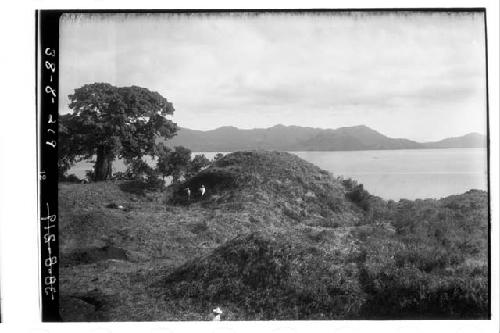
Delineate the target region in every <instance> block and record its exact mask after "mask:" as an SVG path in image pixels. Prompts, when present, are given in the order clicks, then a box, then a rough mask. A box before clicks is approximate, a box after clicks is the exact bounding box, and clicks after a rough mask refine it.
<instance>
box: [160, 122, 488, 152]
mask: <svg viewBox="0 0 500 333" xmlns="http://www.w3.org/2000/svg"><path fill="white" fill-rule="evenodd" d="M165 143H166V145H167V146H169V147H173V146H179V145H181V146H185V147H188V148H190V149H191V150H192V151H197V152H213V151H219V152H231V151H238V150H257V149H262V150H279V151H352V150H386V149H425V148H484V147H486V146H487V140H486V136H485V135H482V134H479V133H469V134H466V135H463V136H460V137H453V138H446V139H443V140H440V141H433V142H417V141H412V140H408V139H403V138H390V137H387V136H385V135H383V134H381V133H380V132H377V131H376V130H374V129H371V128H369V127H368V126H365V125H360V126H353V127H340V128H337V129H321V128H312V127H301V126H284V125H276V126H273V127H269V128H255V129H239V128H236V127H232V126H225V127H219V128H216V129H213V130H208V131H201V130H192V129H188V128H181V129H180V130H179V131H178V133H177V136H175V137H174V138H172V139H170V140H167V141H166V142H165Z"/></svg>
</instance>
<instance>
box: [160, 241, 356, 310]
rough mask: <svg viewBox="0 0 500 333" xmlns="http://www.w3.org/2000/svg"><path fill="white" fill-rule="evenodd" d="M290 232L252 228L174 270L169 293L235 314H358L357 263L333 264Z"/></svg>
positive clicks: (168, 295)
mask: <svg viewBox="0 0 500 333" xmlns="http://www.w3.org/2000/svg"><path fill="white" fill-rule="evenodd" d="M287 236H288V235H284V234H276V235H269V234H268V235H264V234H262V233H252V234H250V235H248V236H242V237H238V238H236V239H234V240H231V241H230V242H227V243H226V244H224V245H222V246H221V247H219V248H217V249H216V250H215V251H214V252H213V253H212V254H210V255H209V256H207V257H205V258H203V259H201V260H196V261H193V262H190V263H188V264H186V265H184V266H182V267H180V268H179V269H178V270H176V271H175V272H174V273H172V274H170V275H169V276H168V277H167V278H166V279H165V280H164V281H163V282H162V286H163V287H164V290H166V298H167V299H172V298H174V299H175V298H177V299H179V298H180V303H184V304H186V303H193V302H190V300H189V299H190V298H191V299H192V298H194V299H196V303H198V306H199V307H200V308H201V309H203V308H206V307H209V306H210V305H211V304H223V305H224V307H225V308H226V309H228V311H230V313H229V315H230V316H231V317H232V319H237V320H255V319H266V320H270V319H321V318H330V319H335V318H350V317H355V316H356V313H357V311H358V310H359V307H360V305H361V301H362V297H361V296H360V295H359V292H358V293H356V292H355V291H356V290H358V291H359V288H358V287H357V281H356V279H355V275H356V273H355V271H356V267H355V266H352V265H351V266H350V268H349V265H346V266H345V267H343V268H340V267H333V266H332V265H331V262H329V259H331V258H330V257H329V256H327V254H326V253H325V251H323V250H322V249H321V248H319V247H314V246H310V245H308V244H306V243H300V242H290V239H289V237H287Z"/></svg>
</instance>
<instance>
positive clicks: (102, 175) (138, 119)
mask: <svg viewBox="0 0 500 333" xmlns="http://www.w3.org/2000/svg"><path fill="white" fill-rule="evenodd" d="M69 99H70V104H69V108H70V109H71V110H72V113H70V114H68V115H65V116H62V117H61V118H60V122H61V126H60V129H61V131H60V135H61V136H60V141H62V142H61V147H60V150H59V152H60V155H61V156H60V157H61V160H62V161H64V162H67V163H72V162H73V161H74V159H75V156H79V157H83V158H89V157H91V156H96V161H95V165H94V178H95V180H105V179H109V178H110V177H111V166H112V163H113V160H114V159H115V158H116V157H120V158H125V159H126V160H132V159H138V158H141V157H142V156H143V155H152V156H154V154H155V151H156V147H155V145H156V139H157V138H158V137H163V138H167V139H169V138H172V137H173V136H174V135H175V134H176V132H177V125H176V124H175V123H173V122H172V121H171V120H168V119H167V118H166V117H165V116H167V115H171V114H173V112H174V107H173V106H172V103H170V102H168V101H167V99H166V98H164V97H163V96H161V95H160V94H159V93H157V92H154V91H150V90H148V89H146V88H141V87H137V86H131V87H121V88H119V87H114V86H112V85H111V84H108V83H93V84H86V85H84V86H82V87H81V88H78V89H75V92H74V94H72V95H69ZM65 154H66V155H65Z"/></svg>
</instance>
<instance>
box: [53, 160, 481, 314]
mask: <svg viewBox="0 0 500 333" xmlns="http://www.w3.org/2000/svg"><path fill="white" fill-rule="evenodd" d="M200 184H204V185H205V186H206V187H207V193H206V195H205V196H204V198H203V199H199V198H196V197H193V198H191V200H190V201H189V202H182V201H181V200H182V199H183V197H182V196H185V194H184V193H182V189H184V188H185V187H187V186H188V187H193V189H194V188H196V187H197V186H199V185H200ZM130 186H131V185H130V183H129V182H102V183H93V184H85V185H84V184H62V185H61V186H60V192H59V196H60V197H59V202H60V207H59V213H60V235H61V243H60V245H61V281H62V282H61V294H62V296H64V297H66V299H70V300H72V299H75V298H77V299H78V302H80V303H78V304H73V303H74V302H73V303H71V304H69V305H68V307H71V306H74V307H85V308H86V309H87V308H88V309H90V310H92V309H94V310H92V311H94V312H95V313H94V312H92V311H90V310H89V311H90V312H92V313H89V314H88V316H87V317H88V319H89V320H92V318H94V319H95V320H98V319H96V318H107V319H109V320H201V319H204V318H205V316H206V314H207V313H208V312H209V311H210V310H211V309H212V308H213V306H221V307H222V308H223V310H224V311H225V313H224V314H223V319H228V320H243V319H247V320H252V319H368V318H386V319H388V318H391V319H397V318H400V319H401V318H407V319H408V318H442V319H445V318H454V319H458V318H488V316H489V313H488V297H489V295H488V263H487V253H488V252H487V251H488V244H487V243H488V204H487V203H488V197H487V193H486V192H484V191H469V192H467V193H465V194H462V195H457V196H450V197H447V198H444V199H441V200H415V201H409V200H400V201H399V202H394V201H384V200H382V199H380V198H377V197H375V196H372V195H370V194H369V193H368V192H366V190H364V189H363V187H362V185H360V184H357V183H355V182H354V181H351V180H343V179H341V178H334V177H333V176H332V175H331V174H329V173H327V172H325V171H322V170H320V169H319V168H317V167H315V166H314V165H312V164H310V163H307V162H305V161H303V160H301V159H300V158H298V157H296V156H295V155H291V154H287V153H277V152H239V153H233V154H229V155H226V156H225V157H220V158H218V159H217V161H216V162H215V163H213V164H212V165H211V166H210V167H209V168H207V169H205V170H202V171H200V172H199V173H197V174H195V175H194V176H193V177H191V178H188V179H186V180H185V181H184V182H183V183H181V184H176V185H173V186H171V187H170V188H169V189H168V191H170V192H171V193H172V194H171V196H170V197H169V201H168V202H167V205H166V206H165V203H164V201H163V200H164V193H162V192H158V191H154V190H151V189H147V188H143V189H142V190H141V191H133V190H131V188H130ZM132 187H133V186H132ZM133 188H134V189H135V187H133ZM176 200H177V201H176ZM184 200H185V197H184ZM118 205H121V206H123V207H124V209H116V208H111V207H117V206H118ZM96 288H97V289H98V290H95V289H96ZM145 290H147V292H145ZM96 293H98V295H99V302H100V303H99V304H104V305H102V306H86V305H85V304H83V305H82V304H81V302H87V301H86V300H89V299H90V298H89V297H90V296H92V295H94V294H96ZM89 295H90V296H89ZM68 297H69V298H68ZM90 304H93V303H90ZM63 310H64V309H63ZM63 312H64V314H65V317H64V318H65V320H72V319H73V320H76V318H77V317H74V316H73V317H72V316H71V313H70V312H69V311H63ZM78 318H80V317H78Z"/></svg>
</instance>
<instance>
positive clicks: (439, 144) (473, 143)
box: [423, 133, 487, 148]
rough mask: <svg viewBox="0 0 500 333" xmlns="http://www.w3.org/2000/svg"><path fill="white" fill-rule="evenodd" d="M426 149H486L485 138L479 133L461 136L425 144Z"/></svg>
mask: <svg viewBox="0 0 500 333" xmlns="http://www.w3.org/2000/svg"><path fill="white" fill-rule="evenodd" d="M423 145H424V146H425V147H426V148H486V147H487V140H486V136H484V135H482V134H479V133H469V134H466V135H463V136H458V137H454V138H447V139H443V140H440V141H435V142H425V143H423Z"/></svg>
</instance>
